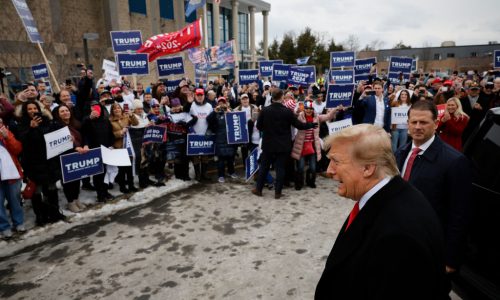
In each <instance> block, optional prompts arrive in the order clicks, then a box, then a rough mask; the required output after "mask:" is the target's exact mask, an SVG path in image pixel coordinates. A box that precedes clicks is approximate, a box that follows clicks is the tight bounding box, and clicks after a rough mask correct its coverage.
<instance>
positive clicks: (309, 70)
mask: <svg viewBox="0 0 500 300" xmlns="http://www.w3.org/2000/svg"><path fill="white" fill-rule="evenodd" d="M287 81H288V84H294V85H305V86H307V85H309V84H311V83H314V82H316V67H315V66H290V71H289V72H288V79H287Z"/></svg>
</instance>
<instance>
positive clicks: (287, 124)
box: [257, 102, 311, 153]
mask: <svg viewBox="0 0 500 300" xmlns="http://www.w3.org/2000/svg"><path fill="white" fill-rule="evenodd" d="M291 126H294V127H296V128H298V129H308V128H311V127H310V124H307V123H302V122H300V121H299V120H298V119H297V117H295V115H294V114H293V112H292V111H291V110H289V109H288V108H286V107H285V106H284V105H283V104H281V103H279V102H273V103H272V104H271V105H269V106H268V107H265V108H264V109H263V110H262V111H261V112H260V114H259V117H258V119H257V129H259V130H260V131H262V151H265V152H268V153H284V152H287V153H289V152H290V151H292V128H291Z"/></svg>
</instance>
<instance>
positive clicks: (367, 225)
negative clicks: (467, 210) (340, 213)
mask: <svg viewBox="0 0 500 300" xmlns="http://www.w3.org/2000/svg"><path fill="white" fill-rule="evenodd" d="M346 223H347V222H346ZM346 223H344V226H342V229H341V230H340V233H339V235H338V237H337V240H336V241H335V244H334V245H333V249H332V251H331V253H330V255H329V256H328V259H327V261H326V266H325V270H324V271H323V274H322V276H321V279H320V281H319V283H318V285H317V287H316V294H315V299H329V300H330V299H349V300H351V299H381V300H382V299H383V300H387V299H415V300H416V299H418V300H421V299H426V300H429V299H448V298H447V297H448V292H449V287H450V286H449V282H448V280H447V278H446V274H445V264H444V254H443V252H444V241H443V233H442V230H441V226H440V224H439V221H438V219H437V216H436V214H435V212H434V210H433V209H432V207H431V206H430V205H429V203H428V202H427V201H426V200H425V198H424V197H423V195H422V194H421V193H420V192H418V191H417V190H416V189H415V188H413V187H412V186H411V185H409V184H408V183H407V182H405V181H404V180H403V179H402V178H401V177H400V176H396V177H394V178H393V179H392V180H391V181H390V182H389V183H388V184H387V185H386V186H384V187H383V188H382V189H380V190H379V191H378V192H377V193H375V195H373V196H372V198H370V199H369V200H368V202H367V203H366V205H365V206H364V207H363V208H362V209H361V210H360V212H359V214H358V215H357V217H356V218H355V219H354V221H353V222H352V224H351V225H350V226H349V229H348V230H347V231H345V227H346Z"/></svg>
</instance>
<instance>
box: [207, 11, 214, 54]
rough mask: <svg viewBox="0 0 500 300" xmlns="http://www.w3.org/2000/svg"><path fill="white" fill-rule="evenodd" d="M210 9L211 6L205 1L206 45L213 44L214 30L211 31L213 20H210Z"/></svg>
mask: <svg viewBox="0 0 500 300" xmlns="http://www.w3.org/2000/svg"><path fill="white" fill-rule="evenodd" d="M212 9H213V6H212V4H210V3H207V31H208V45H209V46H213V45H214V31H213V21H212Z"/></svg>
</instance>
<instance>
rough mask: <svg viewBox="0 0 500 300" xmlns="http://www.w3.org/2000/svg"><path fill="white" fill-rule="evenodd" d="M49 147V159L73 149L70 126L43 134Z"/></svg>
mask: <svg viewBox="0 0 500 300" xmlns="http://www.w3.org/2000/svg"><path fill="white" fill-rule="evenodd" d="M43 137H44V139H45V147H46V149H47V159H50V158H52V157H55V156H57V155H59V154H61V153H63V152H65V151H68V150H70V149H73V138H72V137H71V133H70V132H69V129H68V126H65V127H63V128H61V129H58V130H55V131H52V132H49V133H47V134H44V135H43Z"/></svg>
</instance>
